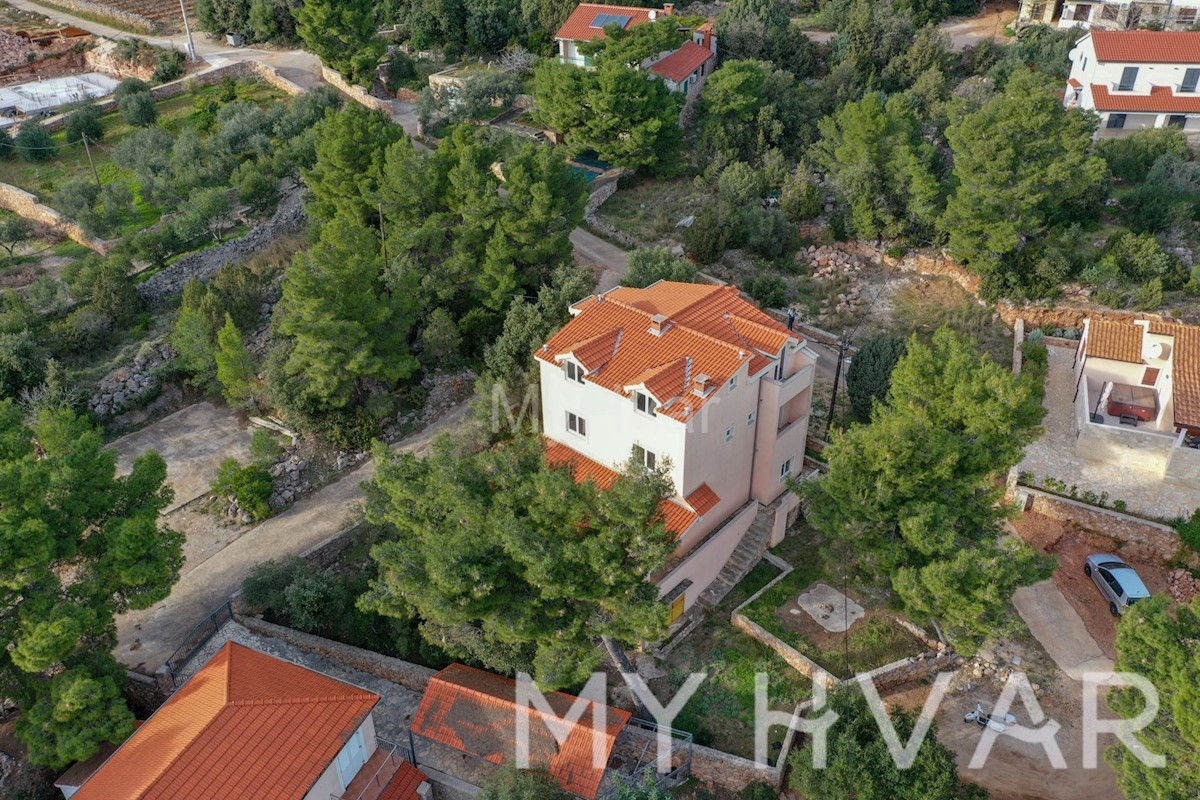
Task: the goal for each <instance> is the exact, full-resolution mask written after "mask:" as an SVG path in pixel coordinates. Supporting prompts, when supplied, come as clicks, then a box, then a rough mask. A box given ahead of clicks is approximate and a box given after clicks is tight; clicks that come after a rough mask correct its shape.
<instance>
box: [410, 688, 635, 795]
mask: <svg viewBox="0 0 1200 800" xmlns="http://www.w3.org/2000/svg"><path fill="white" fill-rule="evenodd" d="M516 692H517V684H516V681H514V680H512V679H511V678H505V677H503V676H500V675H494V674H492V673H490V672H485V671H483V670H480V669H475V668H474V667H467V666H464V665H462V664H451V665H450V666H449V667H446V669H444V670H442V671H441V672H439V673H438V674H436V675H434V676H433V678H432V679H431V680H430V681H429V687H428V688H427V689H426V690H425V695H424V697H422V698H421V705H420V707H419V708H418V709H417V713H416V714H415V715H414V716H413V722H412V732H413V733H414V734H416V735H418V736H423V737H425V738H426V739H430V740H432V741H435V742H439V743H441V744H444V745H447V746H449V747H453V748H454V749H456V750H460V751H462V752H465V753H471V754H473V755H475V756H478V757H480V758H483V759H485V760H487V761H490V762H492V763H493V764H502V763H504V762H506V761H511V760H512V759H513V758H514V756H515V754H516V746H517V745H516V729H517V725H516V720H517V715H518V714H524V715H527V716H528V717H529V761H530V764H531V765H534V766H541V767H543V768H545V769H547V770H548V771H549V772H550V774H551V775H553V776H554V777H555V779H557V780H558V783H559V785H560V786H562V788H563V789H565V790H566V791H568V792H571V793H573V794H576V795H579V796H580V797H585V798H589V799H590V798H594V797H595V796H596V792H597V791H598V790H599V788H600V782H601V780H603V778H604V767H595V766H593V755H592V748H593V741H594V739H595V738H596V737H597V736H599V737H601V741H600V747H601V749H602V751H603V754H604V761H605V763H606V764H607V762H608V759H609V757H610V756H611V754H612V749H613V745H614V744H615V742H616V740H617V736H619V735H620V733H621V730H622V729H623V728H624V727H625V724H626V723H627V722H628V721H629V717H630V714H629V712H628V711H622V710H620V709H617V708H610V707H608V706H598V705H597V704H595V703H590V702H589V703H588V706H587V709H586V710H585V711H584V712H583V715H582V716H581V717H580V718H579V719H578V720H577V721H576V722H573V723H568V724H569V725H570V726H571V727H570V732H569V733H568V735H567V740H566V742H565V743H564V744H562V745H559V743H558V741H557V740H556V739H555V738H554V734H553V733H552V732H551V731H550V728H549V726H548V725H547V724H545V720H546V719H547V717H546V716H545V715H543V714H542V713H541V712H539V711H537V710H536V709H531V708H529V707H527V706H518V705H517V702H516ZM576 699H577V698H575V697H572V696H571V695H568V694H564V693H562V692H551V693H549V694H548V695H547V696H546V700H547V702H548V703H549V705H550V708H551V709H552V710H553V711H554V713H555V714H556V715H558V716H559V717H563V716H565V715H566V714H567V712H568V710H569V709H570V708H571V706H572V705H573V704H574V703H575V701H576ZM600 709H603V710H604V715H605V719H604V727H603V728H602V729H601V730H600V731H595V730H594V729H593V721H594V720H595V718H596V715H597V711H598V710H600ZM538 722H541V724H538Z"/></svg>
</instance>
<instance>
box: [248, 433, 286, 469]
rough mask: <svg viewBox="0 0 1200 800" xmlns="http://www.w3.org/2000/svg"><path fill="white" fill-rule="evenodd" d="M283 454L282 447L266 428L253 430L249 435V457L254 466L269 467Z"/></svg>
mask: <svg viewBox="0 0 1200 800" xmlns="http://www.w3.org/2000/svg"><path fill="white" fill-rule="evenodd" d="M282 454H283V445H281V444H280V443H279V440H278V439H276V438H275V434H273V433H271V432H270V431H269V430H267V429H266V428H255V429H254V433H253V434H251V435H250V457H251V458H253V459H254V463H255V464H262V465H264V466H270V465H271V464H274V463H275V462H276V461H278V460H279V456H280V455H282Z"/></svg>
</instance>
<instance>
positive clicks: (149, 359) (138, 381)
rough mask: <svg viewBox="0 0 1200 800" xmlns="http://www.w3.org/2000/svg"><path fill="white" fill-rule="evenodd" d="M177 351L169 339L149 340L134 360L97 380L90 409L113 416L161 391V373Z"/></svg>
mask: <svg viewBox="0 0 1200 800" xmlns="http://www.w3.org/2000/svg"><path fill="white" fill-rule="evenodd" d="M177 355H178V353H177V352H176V351H175V348H174V347H172V346H171V345H170V344H168V343H167V342H166V340H165V339H157V340H155V341H152V342H146V343H145V344H143V345H142V347H141V348H140V349H139V350H138V354H137V355H136V356H135V357H134V359H133V363H132V364H130V365H129V366H125V367H119V368H118V369H115V370H113V371H112V372H110V373H109V374H108V375H106V376H104V378H102V379H101V380H100V382H99V383H98V384H96V388H95V389H93V390H92V396H91V397H90V398H89V399H88V409H89V410H90V411H91V412H92V413H93V414H95V415H96V416H97V417H112V416H116V415H118V414H121V413H124V412H126V411H128V410H130V409H132V408H137V407H138V406H140V405H142V404H143V403H145V402H146V401H147V400H149V399H151V398H153V397H154V396H155V395H157V394H158V392H159V389H160V388H161V384H160V381H159V377H158V373H159V371H160V370H161V368H162V367H163V366H164V365H166V364H167V363H168V362H169V361H171V360H172V359H174V358H175V356H177Z"/></svg>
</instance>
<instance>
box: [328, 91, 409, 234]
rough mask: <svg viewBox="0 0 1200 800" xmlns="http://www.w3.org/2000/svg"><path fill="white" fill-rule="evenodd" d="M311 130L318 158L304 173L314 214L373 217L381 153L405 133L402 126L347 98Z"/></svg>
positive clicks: (376, 198) (374, 217)
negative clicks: (337, 110)
mask: <svg viewBox="0 0 1200 800" xmlns="http://www.w3.org/2000/svg"><path fill="white" fill-rule="evenodd" d="M315 133H316V156H317V161H316V164H315V165H314V166H313V168H312V169H310V170H308V171H307V172H305V173H304V180H305V183H307V184H308V188H309V189H310V190H311V191H312V194H313V199H312V202H311V203H310V204H309V209H310V211H311V212H312V214H313V216H315V217H316V218H317V219H318V220H328V219H333V217H334V216H335V215H336V214H337V213H339V212H346V213H349V214H352V215H354V216H355V217H356V218H358V219H360V220H363V221H366V220H373V219H377V217H376V216H375V215H376V213H377V212H376V207H377V204H378V202H379V197H378V194H377V193H378V188H379V175H380V169H381V167H382V165H383V154H384V151H386V150H387V149H388V146H389V145H391V144H392V143H393V142H396V141H399V140H401V139H404V138H405V136H404V130H403V129H402V128H401V127H400V126H399V125H396V124H395V123H393V122H392V121H391V120H390V119H388V118H387V116H386V115H385V114H383V112H381V111H369V110H367V109H365V108H363V107H362V106H360V105H359V104H358V103H350V104H349V105H348V106H347V107H346V108H344V109H342V110H341V111H339V112H338V113H336V114H329V115H327V116H326V117H325V119H323V120H322V121H321V122H319V123H317V126H316V128H315Z"/></svg>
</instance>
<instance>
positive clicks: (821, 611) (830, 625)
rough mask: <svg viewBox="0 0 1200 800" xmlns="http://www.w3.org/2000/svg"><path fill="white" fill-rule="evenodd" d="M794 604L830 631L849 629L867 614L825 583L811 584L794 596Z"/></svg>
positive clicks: (836, 631) (841, 631)
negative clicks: (797, 595) (806, 589)
mask: <svg viewBox="0 0 1200 800" xmlns="http://www.w3.org/2000/svg"><path fill="white" fill-rule="evenodd" d="M796 605H798V606H800V607H801V608H802V609H804V610H805V611H806V612H808V615H809V616H810V617H812V618H813V619H814V620H816V622H817V624H818V625H820V626H821V627H822V628H824V629H825V630H827V631H829V632H830V633H843V632H845V631H848V630H850V628H851V627H853V625H854V623H856V622H858V621H859V620H860V619H862V618H863V617H864V616H866V614H867V612H866V611H865V610H864V609H863V607H862V606H860V605H859V604H858V603H856V602H854V601H853V600H851V599H850V598H849V597H846V595H844V594H842V593H841V592H839V591H838V590H837V589H834V588H833V587H832V586H830V585H829V584H826V583H817V584H813V586H812V587H811V588H809V589H808V591H806V592H803V593H801V595H800V596H799V597H797V598H796Z"/></svg>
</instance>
